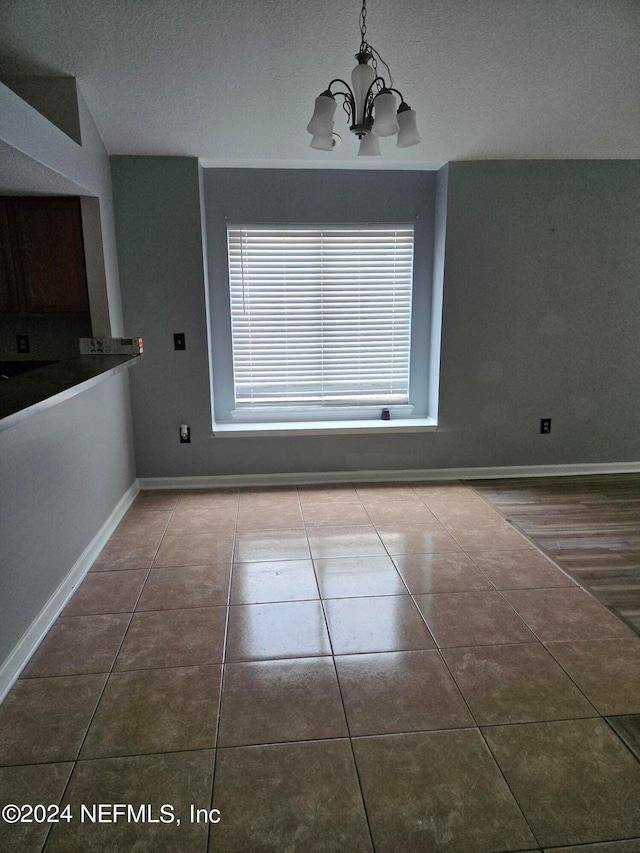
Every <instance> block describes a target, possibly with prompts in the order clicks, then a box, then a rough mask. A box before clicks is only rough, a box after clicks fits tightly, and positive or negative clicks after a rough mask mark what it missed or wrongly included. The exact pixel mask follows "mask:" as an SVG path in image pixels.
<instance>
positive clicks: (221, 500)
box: [176, 489, 238, 512]
mask: <svg viewBox="0 0 640 853" xmlns="http://www.w3.org/2000/svg"><path fill="white" fill-rule="evenodd" d="M234 507H235V508H236V509H237V508H238V490H237V489H185V490H184V492H183V493H182V494H181V495H179V497H178V503H177V504H176V511H180V512H181V511H182V510H187V509H205V508H208V509H212V510H219V509H222V508H234Z"/></svg>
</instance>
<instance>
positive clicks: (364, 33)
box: [360, 0, 393, 91]
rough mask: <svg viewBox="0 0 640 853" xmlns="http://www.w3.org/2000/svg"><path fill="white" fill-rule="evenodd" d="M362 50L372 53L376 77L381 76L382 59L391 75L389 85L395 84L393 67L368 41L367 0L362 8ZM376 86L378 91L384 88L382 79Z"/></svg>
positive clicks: (363, 1)
mask: <svg viewBox="0 0 640 853" xmlns="http://www.w3.org/2000/svg"><path fill="white" fill-rule="evenodd" d="M360 51H361V52H368V53H370V54H371V67H372V68H373V70H374V72H375V75H376V77H379V76H380V75H379V73H378V61H380V62H381V63H382V64H383V65H384V67H385V68H386V69H387V74H388V75H389V86H393V77H392V76H391V69H390V68H389V66H388V65H387V63H386V62H385V61H384V59H383V58H382V57H381V56H380V54H379V53H378V51H377V50H376V49H375V47H374V46H373V45H371V44H369V42H368V41H367V0H362V9H361V10H360ZM376 88H377V90H378V91H380V90H381V89H382V83H381V82H380V81H378V82H377V84H376Z"/></svg>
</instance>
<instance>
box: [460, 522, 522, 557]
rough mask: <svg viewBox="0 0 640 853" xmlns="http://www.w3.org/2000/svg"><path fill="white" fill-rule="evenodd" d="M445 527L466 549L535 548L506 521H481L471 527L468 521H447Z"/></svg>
mask: <svg viewBox="0 0 640 853" xmlns="http://www.w3.org/2000/svg"><path fill="white" fill-rule="evenodd" d="M445 527H446V528H447V530H448V531H449V533H451V535H452V536H453V537H454V539H455V540H456V542H458V544H459V545H461V546H462V547H463V548H464V549H465V551H488V550H492V551H511V550H513V551H518V550H520V549H529V548H533V546H532V545H531V543H530V542H529V541H528V540H527V539H525V538H524V536H522V535H521V534H520V533H518V531H517V530H516V529H515V528H514V527H512V526H511V525H510V524H508V523H507V522H506V521H505V522H493V523H486V522H481V523H479V524H478V526H477V527H469V525H468V523H467V522H466V521H464V520H463V521H460V522H447V523H446V524H445Z"/></svg>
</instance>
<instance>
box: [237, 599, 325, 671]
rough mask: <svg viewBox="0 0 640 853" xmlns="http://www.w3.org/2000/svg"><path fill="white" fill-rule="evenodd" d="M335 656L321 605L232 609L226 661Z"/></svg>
mask: <svg viewBox="0 0 640 853" xmlns="http://www.w3.org/2000/svg"><path fill="white" fill-rule="evenodd" d="M329 654H331V646H330V644H329V636H328V634H327V628H326V625H325V621H324V614H323V611H322V605H321V604H320V601H285V602H281V603H278V604H236V605H234V606H233V607H231V608H230V612H229V628H228V632H227V651H226V660H227V661H229V662H233V661H246V660H269V659H275V658H294V657H295V658H300V657H317V656H320V655H329Z"/></svg>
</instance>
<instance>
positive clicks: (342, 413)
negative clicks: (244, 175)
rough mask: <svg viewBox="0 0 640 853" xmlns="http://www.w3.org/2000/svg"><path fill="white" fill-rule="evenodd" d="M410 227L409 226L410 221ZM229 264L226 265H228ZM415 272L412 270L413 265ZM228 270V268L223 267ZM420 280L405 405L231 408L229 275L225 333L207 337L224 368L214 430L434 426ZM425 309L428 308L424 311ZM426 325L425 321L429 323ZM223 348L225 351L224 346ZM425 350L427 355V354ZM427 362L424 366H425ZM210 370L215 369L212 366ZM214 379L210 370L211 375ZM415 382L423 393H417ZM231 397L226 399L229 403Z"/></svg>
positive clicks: (314, 431)
mask: <svg viewBox="0 0 640 853" xmlns="http://www.w3.org/2000/svg"><path fill="white" fill-rule="evenodd" d="M368 226H369V224H368V223H357V224H354V225H352V226H351V227H355V228H367V227H368ZM237 227H245V228H249V227H256V228H264V227H265V225H264V223H262V224H257V225H255V226H254V225H253V224H252V223H243V224H242V225H241V226H237ZM277 227H280V228H286V227H288V224H283V223H278V224H277ZM289 227H299V228H307V229H308V228H320V227H322V226H320V225H318V224H313V223H294V224H291V225H290V226H289ZM326 227H327V228H336V227H340V228H343V227H350V226H349V225H348V224H345V223H338V224H336V225H327V226H326ZM369 227H370V228H384V227H386V228H389V227H392V228H397V227H403V228H406V227H407V223H406V222H396V223H390V224H387V225H385V223H380V222H376V223H374V224H372V225H370V226H369ZM411 227H413V226H412V225H411ZM227 270H228V268H227ZM414 273H415V270H414ZM227 274H228V272H227ZM420 291H421V288H420V286H419V282H416V278H415V274H414V277H413V282H412V297H411V299H412V309H411V310H412V320H411V365H412V366H411V368H410V377H411V380H410V391H409V401H408V403H407V404H405V405H396V406H393V405H389V406H383V405H372V406H351V407H346V406H340V407H331V406H321V407H310V406H307V405H305V406H289V407H285V406H282V405H279V406H277V407H270V408H267V407H264V406H261V407H255V408H251V407H242V408H235V406H234V404H233V396H234V379H233V353H232V346H233V343H232V341H233V338H232V331H231V326H232V321H231V308H230V288H229V282H228V280H227V305H226V313H227V316H228V322H227V323H225V325H226V326H227V327H228V328H227V330H226V334H225V335H224V337H225V338H226V341H225V342H224V344H226V346H225V345H224V344H223V342H221V341H217V342H216V341H215V340H214V341H213V342H211V329H210V345H211V346H212V359H213V360H215V359H216V357H217V356H221V360H222V361H223V362H225V363H224V364H223V368H222V370H221V369H220V368H218V374H220V373H222V374H223V377H224V380H225V381H224V386H225V387H224V389H223V396H224V397H225V398H226V400H227V405H226V406H223V407H222V410H220V407H219V408H218V409H216V406H215V399H214V396H213V388H212V410H213V435H214V436H216V437H225V436H234V435H235V436H239V437H240V436H251V435H257V434H268V435H274V436H278V435H279V436H287V435H295V434H315V435H318V434H332V433H333V434H335V433H347V434H353V433H370V432H378V433H382V432H415V431H419V430H434V429H435V428H436V426H437V421H436V420H435V418H433V417H430V416H429V413H428V412H427V403H426V399H427V391H426V387H424V386H425V384H426V382H427V381H428V376H429V373H430V370H429V367H428V360H429V354H428V347H427V348H425V347H424V346H423V345H422V340H421V339H422V338H423V337H428V334H427V333H425V331H424V330H425V323H429V324H430V323H431V306H430V305H429V306H426V309H425V299H424V294H422V293H421V292H420ZM416 303H418V304H419V306H420V310H418V311H416V310H415V306H416ZM425 310H426V313H425ZM427 328H428V326H427ZM225 349H226V352H225ZM416 351H419V353H420V359H419V360H421V362H422V360H424V363H421V367H422V369H420V370H418V371H414V369H413V367H414V361H415V360H416V357H415V352H416ZM425 353H426V355H425ZM425 363H426V364H427V366H426V367H425ZM212 373H213V371H212ZM212 385H213V376H212ZM416 387H418V388H419V391H420V392H421V393H417V394H416ZM216 391H217V392H219V391H220V383H219V382H217V383H216ZM416 396H417V397H419V398H420V399H421V400H422V403H421V405H420V406H418V407H416V406H415V405H414V398H415V397H416ZM229 403H230V405H229ZM383 408H388V409H390V419H389V420H383V419H382V409H383Z"/></svg>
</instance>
